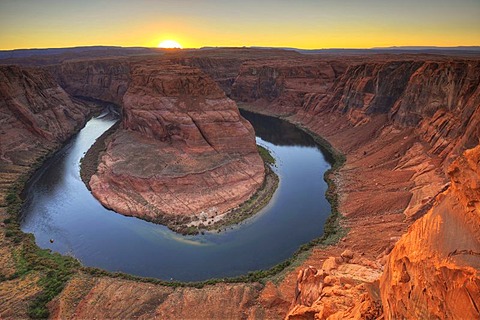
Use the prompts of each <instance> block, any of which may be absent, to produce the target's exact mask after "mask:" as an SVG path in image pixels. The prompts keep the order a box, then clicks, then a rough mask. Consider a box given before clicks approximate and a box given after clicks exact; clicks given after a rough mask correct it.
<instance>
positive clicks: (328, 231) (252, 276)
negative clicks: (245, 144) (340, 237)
mask: <svg viewBox="0 0 480 320" xmlns="http://www.w3.org/2000/svg"><path fill="white" fill-rule="evenodd" d="M267 202H268V201H267ZM15 205H16V206H18V203H17V204H15ZM335 223H336V221H333V220H332V219H330V220H329V223H327V224H326V225H325V235H324V237H323V240H324V241H325V240H327V239H329V240H327V241H328V242H329V243H330V242H331V240H332V239H333V238H332V237H334V234H333V233H332V232H336V231H337V230H338V229H337V228H336V227H334V228H330V227H329V225H330V224H332V225H334V224H335ZM22 234H23V233H22ZM318 243H320V241H318V240H317V241H313V242H311V243H310V244H307V245H304V246H302V247H301V248H300V249H299V250H298V251H297V252H296V253H295V254H293V255H292V257H291V258H290V259H288V260H286V261H284V262H282V263H280V264H278V265H276V266H274V267H272V268H271V269H269V270H259V271H256V272H251V273H249V274H247V275H244V276H239V277H235V278H229V279H213V280H208V281H202V282H195V283H181V282H164V281H159V280H157V279H146V278H141V277H134V276H130V275H127V274H121V273H120V274H118V273H110V272H105V271H102V270H98V269H95V268H84V267H82V268H80V269H79V265H78V264H76V263H75V262H74V261H73V262H68V261H71V258H68V257H65V259H66V260H65V261H66V262H65V263H66V265H68V266H69V267H67V268H66V269H65V268H64V267H60V265H64V264H65V263H64V262H62V261H63V260H62V259H61V258H60V257H61V256H60V255H58V254H55V255H53V256H52V258H53V261H58V263H60V265H59V266H58V268H57V269H58V270H65V272H64V271H62V272H61V273H60V274H59V277H55V278H54V279H53V280H52V281H58V283H60V284H62V283H63V284H62V287H63V285H64V284H65V283H66V282H64V280H60V278H61V279H67V280H68V279H70V277H72V276H73V277H74V278H77V277H84V276H87V277H90V276H94V277H96V276H98V275H101V276H109V277H114V278H117V279H118V280H117V281H131V280H134V281H135V282H136V281H140V283H143V282H145V281H146V282H147V283H151V284H157V285H160V286H167V287H175V288H181V290H184V289H183V288H185V287H194V288H203V287H205V286H211V285H214V284H217V285H215V286H214V287H216V286H218V285H221V283H232V286H238V285H236V284H237V283H242V282H247V283H250V282H253V283H257V282H259V281H260V282H262V283H264V284H265V283H268V282H269V281H270V280H269V279H275V281H276V282H277V281H281V280H279V274H284V275H285V274H286V273H288V272H287V271H285V270H289V268H292V267H294V266H295V265H297V264H298V261H297V259H299V257H301V260H303V259H306V257H305V252H308V251H309V250H310V249H311V248H312V247H313V246H314V245H316V244H318ZM26 248H29V249H27V251H26V254H28V257H30V258H27V266H28V265H30V266H32V267H33V266H34V265H35V264H38V258H35V256H44V255H45V252H46V251H45V250H42V249H39V248H38V247H37V246H36V244H35V242H34V240H33V237H28V245H27V246H26ZM32 252H38V254H35V253H34V254H32ZM46 257H47V258H46V259H47V260H45V261H46V262H45V264H46V265H47V264H48V263H50V262H48V261H52V260H51V259H50V258H48V257H49V255H47V256H46ZM28 259H32V260H31V261H30V262H28V261H29V260H28ZM296 261H297V262H296ZM47 262H48V263H47ZM19 263H20V262H19ZM23 265H25V264H24V263H23ZM22 268H23V267H22ZM29 268H30V267H27V268H24V269H25V270H27V271H25V272H26V273H25V274H29V272H30V271H28V269H29ZM78 270H84V272H83V273H80V274H79V273H78ZM282 271H283V272H282ZM22 274H23V273H22ZM82 274H83V276H82ZM88 275H90V276H88ZM282 277H283V276H280V279H281V278H282ZM121 279H124V280H121ZM227 286H230V285H227ZM254 287H255V286H254ZM255 288H257V289H256V290H262V288H263V286H260V287H255ZM210 289H211V287H209V288H205V289H204V290H207V291H208V290H210ZM58 290H59V289H58V288H57V289H55V290H53V291H48V292H49V294H48V297H50V298H51V297H53V296H54V295H55V294H56V293H55V292H57V291H58ZM60 290H61V289H60ZM54 293H55V294H54ZM57 293H58V292H57ZM48 297H47V298H45V297H44V298H41V299H40V300H38V299H37V300H35V301H37V302H35V304H34V305H35V309H36V310H40V311H39V312H44V310H45V309H42V307H41V305H42V303H43V302H42V301H49V299H50V298H48ZM45 299H46V300H45ZM42 310H43V311H42Z"/></svg>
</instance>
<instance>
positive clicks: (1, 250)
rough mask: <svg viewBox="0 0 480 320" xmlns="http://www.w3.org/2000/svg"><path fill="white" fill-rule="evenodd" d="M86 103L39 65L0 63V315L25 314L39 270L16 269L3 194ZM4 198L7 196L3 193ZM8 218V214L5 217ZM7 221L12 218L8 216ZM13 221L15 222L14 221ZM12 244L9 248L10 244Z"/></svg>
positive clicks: (67, 132)
mask: <svg viewBox="0 0 480 320" xmlns="http://www.w3.org/2000/svg"><path fill="white" fill-rule="evenodd" d="M89 112H90V111H89V107H88V106H87V105H84V104H80V103H76V102H74V101H72V100H71V99H70V98H69V96H68V95H67V94H66V93H65V91H64V90H63V89H62V88H61V87H60V86H59V85H58V84H57V83H56V82H55V80H54V79H53V78H52V77H51V76H50V75H49V74H48V73H47V72H45V71H43V70H40V69H30V68H20V67H16V66H2V67H0V221H1V223H0V277H1V278H2V281H0V301H1V302H0V317H2V318H6V319H9V318H12V319H13V318H27V317H28V316H27V309H28V304H29V303H30V301H31V300H32V299H33V298H34V297H35V296H36V295H38V293H39V292H40V291H41V290H42V287H41V285H38V284H37V281H38V279H39V275H38V274H37V273H36V272H31V273H29V274H28V275H24V276H22V277H18V276H15V274H16V273H19V272H21V271H19V269H18V266H19V264H18V252H20V251H21V250H22V249H21V248H20V247H19V246H20V245H18V244H15V245H14V244H13V241H12V240H11V238H10V237H9V236H8V231H7V230H8V226H7V225H6V223H4V222H6V221H9V220H10V221H11V220H12V218H11V217H10V214H8V213H7V210H6V207H5V206H6V196H7V193H8V191H9V189H10V188H11V187H12V186H14V185H15V184H16V183H17V181H18V179H19V178H20V177H21V176H22V175H23V174H25V173H27V172H29V171H31V167H32V165H34V164H36V163H37V161H39V160H40V159H42V158H43V157H44V156H45V155H46V154H48V152H51V151H53V150H55V149H56V148H58V147H59V146H60V144H61V143H62V142H64V141H65V140H66V139H68V138H69V137H70V136H71V135H72V134H74V133H75V132H76V130H77V129H79V128H80V127H81V126H82V125H83V124H84V122H85V118H86V117H87V115H88V114H89ZM7 198H8V197H7ZM7 219H8V220H7ZM12 222H13V221H12ZM15 223H16V222H15ZM12 247H13V248H12Z"/></svg>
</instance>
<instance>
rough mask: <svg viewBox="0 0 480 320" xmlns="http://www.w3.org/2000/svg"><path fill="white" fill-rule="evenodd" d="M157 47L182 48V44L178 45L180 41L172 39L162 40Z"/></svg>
mask: <svg viewBox="0 0 480 320" xmlns="http://www.w3.org/2000/svg"><path fill="white" fill-rule="evenodd" d="M158 47H159V48H164V49H173V48H176V49H182V46H181V45H180V43H178V42H177V41H174V40H164V41H162V42H160V44H159V45H158Z"/></svg>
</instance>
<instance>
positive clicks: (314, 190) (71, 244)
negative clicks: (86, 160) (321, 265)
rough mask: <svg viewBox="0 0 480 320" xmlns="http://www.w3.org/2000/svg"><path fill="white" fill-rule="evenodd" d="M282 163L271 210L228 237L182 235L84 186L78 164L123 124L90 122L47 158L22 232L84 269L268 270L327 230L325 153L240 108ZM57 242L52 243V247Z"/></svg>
mask: <svg viewBox="0 0 480 320" xmlns="http://www.w3.org/2000/svg"><path fill="white" fill-rule="evenodd" d="M242 115H243V116H244V117H245V118H246V119H247V120H249V121H250V122H251V123H252V125H253V127H254V128H255V132H256V135H257V138H256V139H257V144H259V145H262V146H264V147H265V148H267V149H268V150H270V152H271V153H272V155H273V156H274V157H275V159H276V167H275V168H274V170H275V172H276V173H277V174H278V176H279V178H280V183H279V186H278V189H277V190H276V192H275V194H274V196H273V198H272V200H271V201H270V203H269V204H268V205H267V206H266V207H265V208H263V209H262V210H261V211H260V212H258V213H257V214H256V215H255V216H253V217H251V218H249V219H247V220H246V221H244V222H243V223H241V224H239V225H235V226H231V227H228V228H227V229H226V230H224V231H222V232H219V233H218V232H207V233H205V234H203V235H201V234H199V235H195V236H182V235H179V234H177V233H175V232H172V231H171V230H169V229H168V228H167V227H165V226H162V225H156V224H153V223H150V222H146V221H143V220H141V219H137V218H132V217H125V216H122V215H120V214H117V213H115V212H113V211H111V210H108V209H106V208H104V207H103V206H102V205H101V204H100V203H99V202H98V201H97V200H96V199H95V198H94V197H93V196H92V195H91V193H90V192H89V191H88V189H87V188H86V187H85V184H84V183H83V182H82V180H81V179H80V174H79V171H80V159H81V158H82V157H83V155H84V154H85V152H86V151H87V150H88V149H89V148H90V147H91V145H92V144H93V143H94V142H95V139H96V138H97V137H99V136H100V135H101V134H102V133H103V132H105V131H106V130H107V129H108V128H109V127H111V126H112V125H113V124H114V123H115V122H116V121H117V119H116V118H115V117H114V116H113V115H112V114H111V113H104V114H102V115H101V116H99V117H96V118H92V119H91V120H90V121H88V122H87V124H86V125H85V127H84V128H83V129H82V130H81V131H80V132H79V133H78V134H77V135H76V136H75V137H74V138H73V139H71V140H70V142H69V143H68V144H66V145H65V146H64V147H63V148H62V149H61V150H60V151H59V152H57V153H56V154H55V155H54V156H53V158H51V159H50V160H48V161H47V162H46V163H45V164H44V165H43V166H42V167H41V168H40V170H38V171H37V172H36V173H35V175H34V176H33V177H32V179H31V180H30V182H29V183H28V186H27V187H26V189H25V193H24V194H25V195H26V196H25V204H24V207H23V219H22V224H21V227H22V230H23V231H24V232H27V233H33V234H34V235H35V239H36V242H37V244H38V245H39V246H40V247H42V248H48V249H51V250H52V251H56V252H60V253H63V254H68V255H71V256H74V257H75V258H77V259H79V260H80V261H81V262H82V263H83V264H84V265H86V266H92V267H98V268H102V269H105V270H108V271H113V272H115V271H120V272H125V273H129V274H133V275H138V276H143V277H154V278H159V279H163V280H171V279H174V280H180V281H201V280H206V279H210V278H223V277H232V276H238V275H242V274H247V273H248V272H250V271H255V270H260V269H268V268H270V267H272V266H274V265H276V264H277V263H280V262H282V261H284V260H285V259H288V258H289V257H290V256H291V255H292V254H293V253H294V252H295V251H296V250H297V249H298V248H299V247H300V246H301V245H302V244H304V243H307V242H309V241H310V240H312V239H314V238H317V237H319V236H321V235H322V233H323V226H324V223H325V220H326V219H327V217H328V216H329V215H330V204H329V203H328V201H327V200H326V198H325V192H326V190H327V184H326V182H325V181H324V179H323V175H324V173H325V171H326V170H328V169H329V168H330V163H329V161H328V160H327V159H328V155H327V154H326V153H325V154H324V153H323V152H322V150H321V149H320V147H319V146H318V145H317V144H316V143H315V142H314V140H313V138H312V137H311V136H309V135H308V134H306V133H305V132H303V131H301V130H300V129H298V128H296V127H295V126H294V125H292V124H290V123H288V122H286V121H283V120H280V119H276V118H272V117H268V116H263V115H258V114H253V113H249V112H245V111H242ZM50 239H53V240H54V241H53V243H50Z"/></svg>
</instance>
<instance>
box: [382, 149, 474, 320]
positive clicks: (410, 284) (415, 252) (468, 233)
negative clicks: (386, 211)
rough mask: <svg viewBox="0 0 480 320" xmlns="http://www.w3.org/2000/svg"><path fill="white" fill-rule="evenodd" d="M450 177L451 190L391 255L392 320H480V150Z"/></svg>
mask: <svg viewBox="0 0 480 320" xmlns="http://www.w3.org/2000/svg"><path fill="white" fill-rule="evenodd" d="M449 175H450V177H451V186H450V188H449V189H448V190H447V191H445V192H444V193H442V194H441V195H440V196H439V197H437V199H436V203H435V205H434V206H433V208H432V209H431V210H430V211H428V213H427V214H426V215H425V216H423V217H422V218H421V219H419V220H418V221H416V222H415V223H414V224H413V225H412V226H411V227H410V229H409V230H408V232H407V233H406V234H405V235H404V236H403V237H402V238H401V239H400V241H399V242H398V243H397V244H396V245H395V248H394V249H393V251H392V253H391V255H390V258H389V260H388V263H387V265H386V268H385V272H384V274H383V276H382V281H381V289H382V301H383V307H384V311H385V314H386V315H387V317H388V318H393V319H396V318H440V319H477V318H479V317H480V310H479V301H480V228H479V226H480V146H477V147H476V148H474V149H471V150H467V151H466V152H465V154H464V156H462V157H461V158H459V159H458V160H456V161H455V162H454V163H453V164H452V165H451V166H450V169H449Z"/></svg>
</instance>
